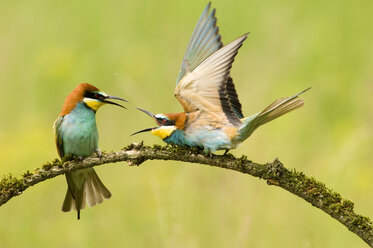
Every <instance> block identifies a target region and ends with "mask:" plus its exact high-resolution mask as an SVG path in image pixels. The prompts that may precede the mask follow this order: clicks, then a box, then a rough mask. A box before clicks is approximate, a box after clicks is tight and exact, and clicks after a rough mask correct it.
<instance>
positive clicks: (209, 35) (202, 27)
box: [176, 3, 223, 84]
mask: <svg viewBox="0 0 373 248" xmlns="http://www.w3.org/2000/svg"><path fill="white" fill-rule="evenodd" d="M210 7H211V3H208V4H207V6H206V8H205V10H204V11H203V13H202V15H201V17H200V18H199V20H198V22H197V25H196V27H195V28H194V31H193V34H192V37H191V38H190V41H189V44H188V46H187V49H186V51H185V54H184V58H183V62H182V64H181V68H180V72H179V75H178V77H177V80H176V84H178V83H179V81H180V80H181V79H182V78H183V77H184V75H185V74H186V73H188V72H190V71H192V70H194V69H195V68H196V67H197V66H198V65H199V64H201V62H202V61H204V60H205V59H206V58H207V57H208V56H210V55H211V54H213V53H214V52H216V51H217V50H219V49H220V48H221V47H223V43H222V42H221V36H220V34H219V27H217V26H216V21H217V20H216V17H215V9H213V10H212V11H211V12H210Z"/></svg>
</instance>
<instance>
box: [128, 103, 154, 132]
mask: <svg viewBox="0 0 373 248" xmlns="http://www.w3.org/2000/svg"><path fill="white" fill-rule="evenodd" d="M137 109H138V110H140V111H142V112H144V113H145V114H147V115H149V116H150V117H152V118H153V119H154V120H155V121H156V122H157V123H158V121H157V118H155V115H154V114H152V113H150V112H149V111H147V110H145V109H141V108H137ZM155 128H156V127H151V128H146V129H143V130H141V131H138V132H136V133H133V134H131V136H133V135H135V134H138V133H143V132H150V131H152V130H153V129H155Z"/></svg>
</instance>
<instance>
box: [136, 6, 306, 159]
mask: <svg viewBox="0 0 373 248" xmlns="http://www.w3.org/2000/svg"><path fill="white" fill-rule="evenodd" d="M247 36H248V33H247V34H244V35H242V36H241V37H239V38H237V39H236V40H234V41H232V42H231V43H229V44H227V45H225V46H223V43H222V42H221V36H220V34H219V28H218V27H217V26H216V18H215V9H213V10H212V11H211V12H210V3H209V4H208V5H207V7H206V8H205V10H204V11H203V13H202V15H201V17H200V18H199V21H198V23H197V26H196V27H195V29H194V32H193V34H192V38H191V39H190V41H189V44H188V46H187V49H186V52H185V55H184V58H183V62H182V65H181V69H180V72H179V76H178V78H177V81H176V89H175V97H176V98H177V100H179V102H180V103H181V105H182V107H183V109H184V112H183V113H173V114H157V115H153V114H152V113H150V112H148V111H146V110H143V109H139V110H141V111H143V112H145V113H147V114H148V115H150V116H151V117H153V118H154V119H155V121H156V123H157V124H158V126H159V127H154V128H147V129H144V130H141V131H139V132H136V133H134V134H137V133H141V132H146V131H150V132H151V133H152V134H154V135H156V136H159V137H160V138H161V139H162V140H163V141H164V142H166V143H168V144H175V145H181V146H191V147H200V148H203V149H204V151H205V152H210V151H212V152H214V151H216V150H226V152H228V150H229V149H233V148H236V147H237V146H238V145H239V144H240V143H241V142H243V141H244V140H245V139H247V138H248V137H249V136H250V135H251V134H252V133H253V132H254V130H255V129H257V128H258V127H259V126H261V125H263V124H265V123H267V122H269V121H272V120H274V119H276V118H277V117H280V116H282V115H284V114H286V113H288V112H290V111H292V110H294V109H297V108H300V107H302V106H303V105H304V100H303V99H301V98H299V97H298V96H299V95H300V94H301V93H303V92H304V91H303V92H301V93H299V94H297V95H295V96H292V97H285V98H281V99H278V100H276V101H274V102H273V103H272V104H270V105H269V106H268V107H266V108H265V109H264V110H263V111H261V112H259V113H256V114H254V115H251V116H249V117H247V118H244V116H243V114H242V110H241V103H240V101H239V100H238V96H237V93H236V89H235V86H234V84H233V80H232V77H231V75H230V69H231V67H232V63H233V61H234V57H235V56H236V55H237V52H238V49H239V48H240V47H241V46H242V43H243V42H244V41H245V39H246V38H247ZM134 134H133V135H134Z"/></svg>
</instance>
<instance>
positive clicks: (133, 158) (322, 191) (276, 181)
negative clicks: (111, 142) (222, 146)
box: [0, 144, 373, 247]
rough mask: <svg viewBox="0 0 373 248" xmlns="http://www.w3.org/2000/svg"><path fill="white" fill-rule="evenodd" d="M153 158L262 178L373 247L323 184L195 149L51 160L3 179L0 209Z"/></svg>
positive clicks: (133, 148)
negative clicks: (47, 184) (67, 177)
mask: <svg viewBox="0 0 373 248" xmlns="http://www.w3.org/2000/svg"><path fill="white" fill-rule="evenodd" d="M155 159H156V160H176V161H183V162H190V163H199V164H207V165H211V166H216V167H221V168H225V169H230V170H235V171H239V172H242V173H246V174H250V175H252V176H254V177H259V178H261V179H264V180H266V181H267V183H268V184H269V185H275V186H278V187H281V188H283V189H285V190H287V191H289V192H291V193H293V194H294V195H297V196H299V197H301V198H303V199H304V200H306V201H307V202H309V203H311V204H312V206H314V207H317V208H319V209H321V210H322V211H324V212H325V213H327V214H329V215H330V216H331V217H333V218H334V219H336V220H338V221H339V222H340V223H342V224H343V225H344V226H346V227H347V228H348V229H349V230H350V231H351V232H353V233H355V234H356V235H358V236H359V237H360V238H362V239H363V240H364V241H365V242H366V243H367V244H368V245H369V246H371V247H373V225H372V222H371V221H370V220H369V218H367V217H364V216H362V215H359V214H356V213H355V212H354V203H353V202H351V201H349V200H346V199H344V198H342V196H341V195H340V194H339V193H336V192H334V191H333V190H331V189H329V188H327V187H326V186H325V185H324V184H323V183H321V182H319V181H317V180H315V179H314V178H312V177H307V176H306V175H304V174H303V173H302V172H298V171H295V170H294V169H292V170H289V169H287V168H285V167H284V166H283V164H282V163H281V162H280V161H279V160H277V159H275V160H274V161H273V162H269V163H266V164H257V163H254V162H252V161H250V160H248V159H247V158H246V157H245V156H242V157H241V158H235V157H234V156H233V155H230V154H228V155H224V156H222V155H213V154H207V155H205V154H203V153H202V152H201V151H200V150H198V149H195V148H185V147H170V146H166V147H161V146H153V147H149V146H143V145H142V144H131V145H129V146H128V147H125V148H123V149H122V150H121V151H118V152H111V153H103V155H102V157H101V158H99V157H95V156H92V157H88V158H85V159H84V160H83V161H79V160H70V161H67V162H64V163H63V162H61V161H60V160H58V159H55V160H54V161H53V162H51V163H46V164H44V165H43V166H42V168H41V169H40V168H38V169H36V170H35V172H29V171H27V172H25V173H24V174H23V175H22V176H21V177H20V178H18V177H14V176H12V175H8V176H5V177H4V178H3V179H2V180H1V181H0V206H1V205H3V204H5V203H6V202H7V201H9V200H10V199H11V198H13V197H14V196H17V195H20V194H21V193H22V192H23V191H24V190H26V189H27V188H28V187H30V186H32V185H35V184H37V183H40V182H42V181H45V180H47V179H49V178H53V177H56V176H58V175H62V174H64V173H65V172H68V171H74V170H78V169H82V168H88V167H93V166H98V165H102V164H107V163H116V162H121V161H126V162H128V164H129V165H140V164H142V163H143V162H145V161H146V160H155Z"/></svg>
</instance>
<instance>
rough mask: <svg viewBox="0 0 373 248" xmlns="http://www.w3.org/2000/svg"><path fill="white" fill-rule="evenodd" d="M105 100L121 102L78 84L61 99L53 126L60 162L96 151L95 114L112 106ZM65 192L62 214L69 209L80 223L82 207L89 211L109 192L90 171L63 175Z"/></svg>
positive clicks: (92, 87) (88, 85)
mask: <svg viewBox="0 0 373 248" xmlns="http://www.w3.org/2000/svg"><path fill="white" fill-rule="evenodd" d="M107 99H117V100H122V101H126V100H124V99H122V98H119V97H115V96H109V95H107V94H105V93H104V92H102V91H100V90H99V89H97V88H96V87H95V86H93V85H90V84H87V83H82V84H79V85H78V86H77V87H76V88H75V89H74V90H73V91H72V92H71V93H70V94H69V95H68V96H67V97H66V99H65V102H64V104H63V107H62V111H61V113H60V115H59V117H58V118H57V120H56V121H55V122H54V130H55V138H56V145H57V151H58V154H59V156H60V157H61V159H62V158H63V157H64V156H66V155H75V156H78V157H87V156H90V155H92V154H93V153H94V152H96V153H97V154H98V155H99V156H101V152H100V150H99V149H98V133H97V126H96V116H95V114H96V111H97V110H98V109H99V108H100V107H101V106H102V105H104V104H107V103H108V104H114V105H117V106H120V107H123V108H125V107H124V106H122V105H120V104H118V103H114V102H110V101H108V100H107ZM65 175H66V180H67V186H68V187H67V192H66V196H65V200H64V202H63V205H62V211H64V212H68V211H70V210H71V209H72V208H74V209H75V210H76V211H77V215H78V216H77V217H78V219H80V210H81V209H83V208H84V207H85V205H86V203H87V204H88V205H89V206H90V207H92V206H94V205H96V204H99V203H101V202H102V201H103V198H105V199H108V198H110V196H111V193H110V191H109V190H108V189H107V188H106V187H105V185H104V184H103V183H102V182H101V180H100V178H99V177H98V176H97V174H96V172H95V170H94V169H93V168H88V169H82V170H77V171H73V172H68V173H66V174H65Z"/></svg>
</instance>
